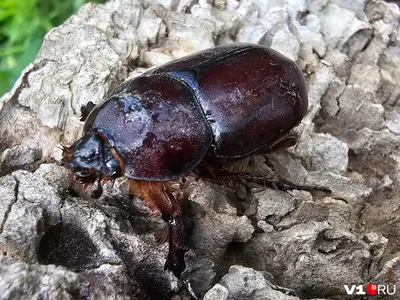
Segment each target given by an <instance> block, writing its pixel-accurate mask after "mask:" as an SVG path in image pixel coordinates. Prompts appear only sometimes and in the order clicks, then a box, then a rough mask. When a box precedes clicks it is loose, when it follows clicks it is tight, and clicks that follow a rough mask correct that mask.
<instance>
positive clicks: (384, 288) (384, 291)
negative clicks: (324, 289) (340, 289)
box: [344, 284, 396, 295]
mask: <svg viewBox="0 0 400 300" xmlns="http://www.w3.org/2000/svg"><path fill="white" fill-rule="evenodd" d="M344 289H345V290H346V293H347V295H394V294H395V293H396V285H394V284H389V285H384V284H367V285H365V286H364V285H351V286H349V285H347V284H345V285H344Z"/></svg>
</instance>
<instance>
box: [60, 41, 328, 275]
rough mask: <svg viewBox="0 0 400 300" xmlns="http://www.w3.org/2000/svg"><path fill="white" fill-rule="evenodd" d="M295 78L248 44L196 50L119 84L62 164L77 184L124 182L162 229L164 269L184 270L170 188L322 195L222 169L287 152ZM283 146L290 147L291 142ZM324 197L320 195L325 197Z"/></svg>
mask: <svg viewBox="0 0 400 300" xmlns="http://www.w3.org/2000/svg"><path fill="white" fill-rule="evenodd" d="M307 108H308V99H307V89H306V85H305V82H304V77H303V74H302V72H301V70H300V69H299V68H298V67H297V65H296V64H295V63H294V62H293V61H291V60H290V59H288V58H286V57H284V56H283V55H281V54H279V53H278V52H276V51H274V50H272V49H269V48H266V47H263V46H260V45H253V44H231V45H224V46H219V47H215V48H212V49H208V50H204V51H201V52H199V53H197V54H194V55H191V56H187V57H184V58H182V59H179V60H176V61H173V62H171V63H168V64H166V65H164V66H161V67H159V68H156V69H153V70H150V71H148V72H147V73H145V74H143V75H142V76H139V77H137V78H135V79H132V80H129V81H126V82H124V83H123V84H122V85H120V86H119V87H118V88H116V89H115V90H114V91H113V93H112V94H111V96H109V97H108V98H107V99H105V101H103V102H102V103H101V104H99V105H98V106H96V107H95V108H94V109H93V110H92V111H91V112H90V114H89V116H88V118H87V120H86V123H85V126H84V134H83V137H82V138H81V139H79V140H78V141H77V142H76V143H74V144H73V145H72V146H71V147H69V148H65V149H64V159H63V161H64V164H65V165H66V166H67V167H68V168H70V169H72V170H73V172H74V173H75V175H76V176H77V177H78V178H79V179H80V180H81V181H82V182H84V183H93V182H95V181H98V188H97V190H96V191H95V193H94V195H93V197H99V196H100V195H101V191H102V190H101V180H102V179H114V178H117V177H120V176H126V177H128V178H130V184H131V191H132V193H133V194H135V195H137V196H139V197H140V198H142V199H143V200H144V201H145V203H146V204H148V205H149V207H150V208H151V210H152V211H153V212H154V213H160V214H161V215H162V217H163V219H164V220H165V221H166V222H168V225H167V227H166V229H167V230H166V231H167V232H168V241H169V254H168V257H167V260H166V263H165V269H167V270H171V271H172V272H173V273H174V274H175V276H177V277H179V276H180V274H181V273H182V271H183V270H184V269H185V262H184V253H185V251H186V250H185V247H184V245H183V238H184V235H185V232H184V228H183V227H184V226H183V222H182V219H181V205H180V203H179V201H178V200H177V199H175V197H174V196H173V194H172V192H171V186H172V184H173V181H177V180H180V179H182V178H183V177H184V176H185V175H187V174H188V173H191V174H196V175H197V176H198V177H201V178H204V179H208V180H214V181H220V182H255V183H258V184H262V185H264V186H272V187H274V188H278V189H281V190H290V189H303V190H313V189H320V188H316V187H310V186H297V185H295V184H292V183H289V182H285V181H281V180H276V179H271V178H267V177H263V176H252V175H250V174H244V173H241V174H239V173H235V174H233V173H230V172H228V171H226V170H224V169H223V168H222V164H221V162H223V161H225V160H234V159H240V158H243V157H246V156H248V155H250V154H253V153H256V152H257V153H262V152H268V151H271V150H273V149H274V148H276V147H278V146H282V145H284V146H288V145H289V144H290V145H293V141H295V135H294V134H293V133H292V132H291V130H292V129H293V128H294V127H295V126H296V125H297V124H298V123H299V122H300V121H301V120H302V118H303V117H304V115H305V114H306V112H307ZM288 141H289V143H288ZM322 189H323V188H322Z"/></svg>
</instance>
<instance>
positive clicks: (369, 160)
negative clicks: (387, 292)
mask: <svg viewBox="0 0 400 300" xmlns="http://www.w3.org/2000/svg"><path fill="white" fill-rule="evenodd" d="M399 20H400V12H399V8H398V7H397V6H396V5H395V4H388V3H385V2H383V1H380V0H353V1H348V0H315V1H305V0H298V1H294V0H279V1H275V0H274V1H272V0H271V1H269V0H265V1H257V0H241V1H237V0H214V1H206V0H199V1H193V0H141V1H139V0H111V1H108V2H107V3H105V4H104V5H94V4H87V5H85V6H84V7H82V9H80V11H79V12H78V13H77V14H76V15H74V16H73V17H71V18H70V19H69V20H67V21H66V22H65V23H64V24H63V25H62V26H60V27H58V28H55V29H53V30H52V31H51V32H50V33H49V34H48V35H47V36H46V38H45V41H44V43H43V46H42V48H41V50H40V52H39V54H38V56H37V58H36V60H35V61H34V62H33V63H32V64H31V65H29V66H28V67H27V68H26V69H25V71H24V72H23V74H22V75H21V78H20V79H19V81H18V82H17V83H16V85H15V86H14V88H13V89H12V91H11V92H9V93H8V94H6V95H5V96H4V97H3V98H2V99H1V101H0V151H1V152H2V154H1V156H0V175H1V176H2V177H1V178H0V195H1V201H0V256H1V257H0V299H171V298H173V299H188V297H189V296H188V293H187V290H186V288H185V286H184V285H183V284H182V281H178V280H177V279H176V278H175V277H174V276H173V275H171V274H169V273H165V272H164V271H163V263H164V260H165V257H166V254H167V248H166V245H159V244H157V242H156V238H155V233H157V232H158V231H159V230H160V229H161V228H162V226H163V224H162V222H161V221H160V220H158V219H157V218H154V217H149V216H148V214H149V211H148V209H147V208H146V207H144V206H143V204H142V203H141V202H140V201H139V200H138V199H134V198H132V197H129V195H128V192H127V187H126V182H124V181H123V180H118V181H116V182H114V183H107V185H106V191H105V193H104V196H103V197H102V198H100V199H98V200H93V199H90V197H89V195H90V191H88V192H85V191H82V190H81V189H80V188H79V186H77V185H75V186H74V189H71V188H70V180H69V178H70V176H69V173H68V171H67V170H65V169H64V168H63V167H61V166H59V160H60V158H61V150H60V149H59V148H57V145H60V143H62V144H66V145H69V144H71V143H73V142H74V141H75V140H76V139H77V138H79V135H80V130H81V128H82V126H83V124H82V123H81V122H80V121H79V118H80V107H81V106H82V105H84V104H86V103H87V102H88V101H93V102H94V103H99V102H100V101H101V100H102V99H103V98H104V97H105V96H106V95H107V94H108V93H109V92H110V91H111V90H112V89H113V88H114V87H116V86H117V85H118V84H119V83H121V82H123V81H124V80H125V79H127V78H128V77H132V76H137V75H139V74H141V73H142V72H143V71H145V70H146V69H148V68H150V67H154V66H158V65H160V64H162V63H165V62H168V61H170V60H172V59H176V58H179V57H181V56H184V55H187V54H190V53H193V52H196V51H199V50H202V49H205V48H208V47H212V46H214V45H218V44H223V43H230V42H253V43H260V44H263V45H266V46H270V47H272V48H274V49H276V50H278V51H280V52H281V53H283V54H284V55H286V56H288V57H290V58H292V59H294V60H296V61H297V62H298V64H299V66H300V67H301V68H302V70H303V71H304V74H305V75H306V78H307V82H308V85H309V98H310V108H309V112H308V114H307V116H306V118H305V119H304V121H303V123H302V125H301V126H300V128H299V132H301V137H300V141H299V143H298V144H297V146H295V147H293V148H291V149H289V150H288V151H279V152H277V153H273V154H270V155H268V156H260V155H258V156H253V157H250V158H248V159H245V160H243V161H241V162H238V163H235V164H234V166H233V167H237V168H241V169H246V170H248V171H249V172H253V173H255V174H257V173H258V174H259V173H263V172H268V171H269V170H270V167H273V168H274V169H275V170H277V171H278V173H279V174H280V175H281V176H282V177H284V178H286V179H288V180H291V181H294V182H296V183H300V184H304V183H306V184H316V185H321V186H327V187H329V188H331V190H332V191H333V193H332V194H331V195H329V196H325V195H320V194H318V193H316V194H310V193H308V192H299V191H293V192H288V193H285V192H280V191H275V190H270V189H266V188H261V187H259V186H248V187H247V188H244V187H243V186H242V187H237V188H235V189H231V188H227V187H220V186H217V185H214V184H210V183H207V182H202V181H199V182H191V183H190V184H189V185H188V187H187V189H185V190H184V191H183V197H184V198H185V199H186V202H185V203H186V204H185V206H186V207H185V211H186V215H187V222H188V223H190V224H191V236H190V240H189V241H188V245H189V247H190V251H189V252H188V253H187V255H186V261H187V269H186V271H185V272H184V273H183V276H182V277H183V279H184V280H186V281H187V282H190V285H191V287H192V288H193V290H194V292H195V293H196V294H197V295H205V296H204V299H285V300H289V299H290V300H295V299H309V298H325V299H347V298H349V296H346V293H345V290H344V288H343V285H345V284H347V285H351V284H364V283H367V282H374V283H377V284H393V283H395V282H396V281H398V280H400V256H399V253H400V251H399V250H400V213H399V212H400V196H399V195H400V178H399V176H398V174H399V171H400V152H399V146H400V101H399V99H400V68H399V66H400V25H399ZM399 295H400V292H398V294H397V296H392V299H396V297H397V299H400V296H399ZM375 299H378V297H376V298H375ZM382 299H383V298H382ZM385 299H386V298H385Z"/></svg>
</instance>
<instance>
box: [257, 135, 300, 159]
mask: <svg viewBox="0 0 400 300" xmlns="http://www.w3.org/2000/svg"><path fill="white" fill-rule="evenodd" d="M298 139H299V133H298V132H297V131H295V130H292V131H289V132H288V133H286V134H285V135H283V136H281V137H280V138H278V139H277V140H276V141H274V142H273V143H272V144H269V145H267V146H265V147H263V148H261V149H258V150H257V151H256V152H254V153H253V154H265V153H270V152H273V151H276V150H279V149H286V148H289V147H292V146H294V145H296V144H297V141H298Z"/></svg>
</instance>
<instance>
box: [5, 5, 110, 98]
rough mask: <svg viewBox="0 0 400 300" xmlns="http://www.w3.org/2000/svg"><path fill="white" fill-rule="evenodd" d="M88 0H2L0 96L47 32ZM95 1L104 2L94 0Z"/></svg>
mask: <svg viewBox="0 0 400 300" xmlns="http://www.w3.org/2000/svg"><path fill="white" fill-rule="evenodd" d="M85 2H89V1H88V0H0V96H1V95H3V94H4V93H5V92H7V91H8V90H10V88H11V87H12V85H13V84H14V82H15V80H16V79H17V78H18V76H19V75H20V73H21V71H22V70H23V68H25V66H26V65H28V64H29V63H30V62H32V61H33V60H34V58H35V56H36V54H37V52H38V51H39V48H40V46H41V44H42V41H43V37H44V35H45V34H46V33H47V32H48V31H49V30H50V29H51V28H53V27H54V26H58V25H60V24H61V23H63V22H64V21H65V20H66V19H67V18H68V17H69V16H70V15H72V14H73V13H74V12H76V11H77V10H78V9H79V8H80V7H81V6H82V4H84V3H85ZM91 2H98V3H99V2H104V0H92V1H91Z"/></svg>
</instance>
